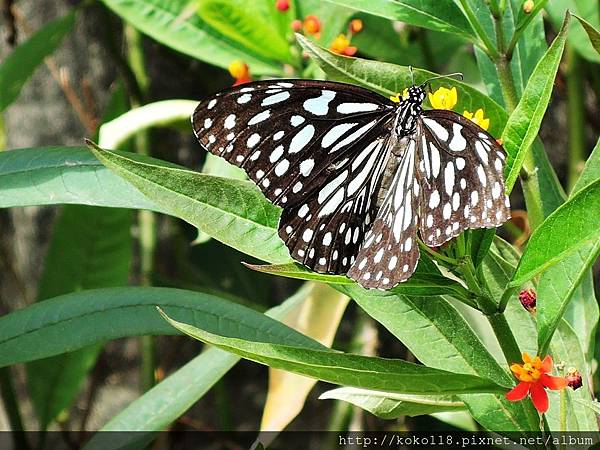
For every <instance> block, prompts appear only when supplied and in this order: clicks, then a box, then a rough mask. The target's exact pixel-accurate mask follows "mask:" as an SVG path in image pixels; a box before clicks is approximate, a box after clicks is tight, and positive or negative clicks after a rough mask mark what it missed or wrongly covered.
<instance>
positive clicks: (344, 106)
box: [336, 103, 379, 114]
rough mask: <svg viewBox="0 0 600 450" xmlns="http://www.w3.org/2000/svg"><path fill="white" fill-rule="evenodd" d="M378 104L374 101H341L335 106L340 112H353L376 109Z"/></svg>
mask: <svg viewBox="0 0 600 450" xmlns="http://www.w3.org/2000/svg"><path fill="white" fill-rule="evenodd" d="M378 108H379V105H377V104H375V103H341V104H339V105H338V107H337V108H336V110H337V112H339V113H340V114H354V113H360V112H369V111H376V110H377V109H378Z"/></svg>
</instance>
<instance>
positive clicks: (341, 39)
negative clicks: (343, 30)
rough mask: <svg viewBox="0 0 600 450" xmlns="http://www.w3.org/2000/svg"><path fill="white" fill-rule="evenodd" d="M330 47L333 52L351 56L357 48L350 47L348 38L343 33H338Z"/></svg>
mask: <svg viewBox="0 0 600 450" xmlns="http://www.w3.org/2000/svg"><path fill="white" fill-rule="evenodd" d="M330 48H331V51H332V52H333V53H337V54H339V55H346V56H352V55H354V54H355V53H356V51H357V48H356V47H352V46H351V45H350V41H349V40H348V38H347V37H346V36H344V35H343V34H340V35H339V36H338V37H336V38H335V39H334V40H333V42H332V43H331V47H330Z"/></svg>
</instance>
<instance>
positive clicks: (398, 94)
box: [390, 88, 408, 103]
mask: <svg viewBox="0 0 600 450" xmlns="http://www.w3.org/2000/svg"><path fill="white" fill-rule="evenodd" d="M407 95H408V88H404V91H402V97H400V93H397V94H396V95H390V100H391V101H393V102H396V103H399V102H400V100H402V99H405V98H406V96H407Z"/></svg>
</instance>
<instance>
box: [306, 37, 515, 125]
mask: <svg viewBox="0 0 600 450" xmlns="http://www.w3.org/2000/svg"><path fill="white" fill-rule="evenodd" d="M296 39H298V42H299V43H300V45H301V46H302V48H303V49H304V50H305V51H306V52H307V53H308V55H309V56H310V57H311V58H312V59H313V60H314V61H315V62H316V63H317V64H318V65H319V67H321V69H323V71H324V72H325V73H326V74H327V76H328V78H330V79H332V80H337V81H343V82H346V83H352V84H358V85H361V86H364V87H366V88H367V89H371V90H372V91H375V92H379V93H380V94H382V95H384V96H386V97H387V96H390V95H395V94H396V93H398V92H402V91H403V90H404V88H406V87H408V86H410V85H411V84H412V75H411V72H410V70H409V68H408V67H403V66H397V65H395V64H389V63H383V62H379V61H369V60H366V59H360V58H347V57H344V56H340V55H336V54H335V53H332V52H330V51H328V50H325V49H324V48H322V47H319V46H318V45H316V44H315V43H313V42H311V41H310V40H308V39H307V38H305V37H304V36H301V35H298V34H297V35H296ZM413 73H414V82H415V83H417V84H418V83H422V82H423V81H425V80H427V79H428V78H431V77H433V76H435V75H436V74H434V73H433V72H429V71H426V70H421V69H413ZM437 82H439V83H441V84H443V85H444V86H450V87H456V89H457V90H458V91H459V94H458V103H457V105H456V107H455V108H454V109H455V110H456V111H464V110H468V111H475V110H477V109H479V108H483V110H484V111H485V114H486V117H489V119H490V132H491V133H492V134H493V135H496V136H497V135H499V134H500V131H501V130H502V128H503V126H504V123H505V122H506V118H507V114H506V112H505V111H504V109H503V108H502V107H501V106H500V105H498V104H497V103H496V102H494V101H493V100H492V99H490V98H489V97H488V96H487V95H484V94H482V93H481V92H479V91H478V90H476V89H474V88H472V87H470V86H469V85H467V84H465V83H461V82H460V81H457V80H454V79H452V78H446V79H444V80H442V81H439V80H438V81H437ZM434 83H436V82H434Z"/></svg>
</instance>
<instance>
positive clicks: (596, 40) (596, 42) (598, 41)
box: [573, 14, 600, 54]
mask: <svg viewBox="0 0 600 450" xmlns="http://www.w3.org/2000/svg"><path fill="white" fill-rule="evenodd" d="M573 17H575V18H576V19H577V20H579V23H581V26H582V27H583V29H584V30H585V32H586V33H587V35H588V37H589V38H590V43H591V44H592V47H594V49H595V50H596V51H597V52H598V54H600V31H598V30H597V29H596V28H594V27H593V25H592V24H591V23H589V22H588V21H587V20H585V19H582V18H581V17H579V16H576V15H575V14H573Z"/></svg>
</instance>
